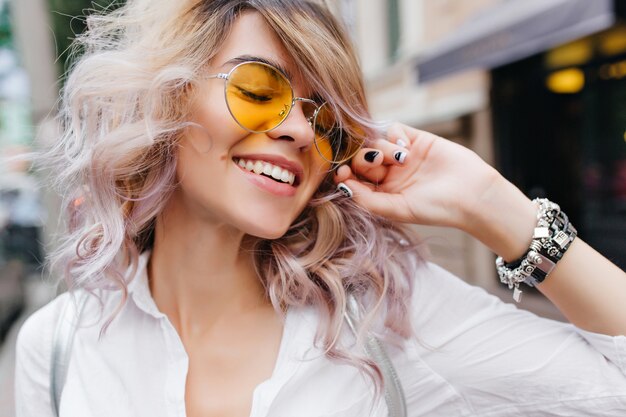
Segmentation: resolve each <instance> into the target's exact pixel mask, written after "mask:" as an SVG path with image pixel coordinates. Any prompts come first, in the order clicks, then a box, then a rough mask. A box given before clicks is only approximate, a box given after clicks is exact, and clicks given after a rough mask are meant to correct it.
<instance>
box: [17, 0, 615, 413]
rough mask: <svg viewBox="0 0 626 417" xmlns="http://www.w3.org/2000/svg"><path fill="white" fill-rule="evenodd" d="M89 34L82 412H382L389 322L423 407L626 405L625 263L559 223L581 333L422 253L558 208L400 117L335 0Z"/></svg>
mask: <svg viewBox="0 0 626 417" xmlns="http://www.w3.org/2000/svg"><path fill="white" fill-rule="evenodd" d="M89 24H90V25H89V26H90V30H89V32H88V33H87V34H86V35H85V36H84V37H83V38H82V42H81V44H82V45H84V46H85V49H86V50H85V55H84V56H83V57H82V58H81V60H80V61H79V63H78V64H77V65H76V66H75V68H74V69H73V71H72V73H71V75H70V77H69V79H68V82H67V86H66V90H65V94H64V107H63V110H64V111H63V113H62V117H63V122H64V123H63V126H64V129H65V131H64V135H63V137H62V139H61V140H60V141H59V142H58V144H57V146H56V148H55V149H53V150H52V151H51V152H50V154H49V162H51V163H52V164H53V166H55V167H57V169H58V171H57V172H58V173H59V175H58V179H57V183H58V184H60V185H61V186H62V187H61V189H62V190H63V191H64V192H65V195H66V196H67V198H68V202H69V203H68V215H69V233H68V235H67V238H66V240H65V242H64V244H63V246H62V247H61V249H60V250H59V252H58V253H56V254H54V256H53V259H54V260H56V262H57V263H60V264H61V265H62V266H63V267H64V268H65V269H64V270H65V277H66V281H67V283H68V284H69V286H70V288H71V289H72V290H73V291H75V292H77V293H78V292H84V291H89V292H90V293H92V296H90V297H89V299H88V301H87V305H86V307H85V310H84V311H83V313H82V316H81V317H82V324H81V326H80V328H79V329H78V331H77V333H76V335H75V339H74V346H73V348H72V358H71V362H70V365H69V369H68V377H67V382H66V384H65V387H64V391H63V397H62V399H61V404H60V415H61V416H63V417H66V416H81V417H86V416H112V415H115V416H141V415H150V416H174V415H177V416H178V415H180V416H183V415H187V416H249V415H252V416H289V417H292V416H334V417H340V416H342V417H347V416H366V415H372V416H384V415H386V404H385V401H382V400H380V396H377V395H375V393H376V392H377V390H376V388H377V387H378V388H380V386H381V382H382V381H381V376H380V368H379V367H378V366H377V365H376V364H375V363H373V362H372V361H371V360H369V359H368V357H367V355H366V354H365V353H364V349H363V342H362V341H363V340H364V338H365V335H367V334H374V335H376V336H378V337H379V338H380V339H382V340H383V341H384V342H385V346H386V348H387V351H388V353H389V355H390V357H391V359H392V361H393V363H394V366H395V368H396V370H397V371H398V377H399V379H400V381H401V384H402V387H403V390H404V393H405V396H406V401H407V406H408V412H409V415H410V416H418V415H428V416H457V415H481V416H483V415H490V416H512V415H592V414H596V415H615V416H617V415H624V410H626V337H624V334H626V277H625V276H624V273H623V272H622V271H620V270H619V268H617V267H616V266H614V265H612V264H611V263H610V262H609V261H607V260H606V259H604V258H603V257H602V256H601V255H599V254H598V253H597V252H595V251H594V250H593V249H591V248H590V247H589V246H587V245H586V244H585V243H584V242H583V241H582V240H581V239H580V238H575V231H573V229H572V228H569V226H567V224H566V222H565V223H563V224H561V223H559V227H560V228H561V229H562V230H561V229H559V231H561V232H563V233H564V234H565V236H566V239H565V240H563V245H564V246H563V247H562V248H561V249H562V251H561V252H565V251H567V252H566V253H565V255H564V256H563V257H562V259H561V260H559V261H558V265H557V266H556V267H555V268H554V269H553V270H552V271H551V272H550V274H549V277H548V278H547V279H545V282H543V283H541V284H539V286H538V288H539V289H540V290H541V291H542V292H543V293H544V294H546V296H547V297H548V298H549V299H550V300H552V302H554V303H555V304H556V305H557V307H559V308H560V309H561V311H562V312H563V313H564V314H565V315H566V316H567V317H568V318H569V319H570V320H571V322H572V323H573V324H574V326H572V325H570V324H562V323H557V322H553V321H549V320H544V319H540V318H537V317H536V316H534V315H532V314H530V313H527V312H524V311H520V310H517V309H516V308H514V307H512V306H510V305H507V304H503V303H501V302H499V301H497V300H496V299H495V298H493V297H491V296H488V295H487V294H486V293H485V292H483V291H482V290H480V289H476V288H472V287H469V286H468V285H466V284H464V283H463V282H462V281H460V280H459V279H457V278H456V277H453V276H451V275H450V274H449V273H447V272H446V271H444V270H442V269H440V268H438V267H436V266H435V265H432V264H429V263H427V262H425V261H424V260H423V257H422V256H420V255H419V253H418V252H417V249H418V248H419V246H418V243H417V240H416V238H415V237H414V236H412V234H411V233H410V232H409V231H408V229H405V228H404V226H402V224H403V223H407V224H411V223H414V224H431V225H440V226H450V227H456V228H459V229H462V230H464V231H466V232H469V233H470V234H472V235H473V236H475V237H477V238H478V239H480V240H481V241H482V242H484V243H485V244H486V245H488V246H489V247H490V248H491V249H492V250H493V251H494V252H496V253H497V254H499V255H500V256H502V257H503V259H504V260H506V261H514V260H516V259H518V258H524V257H525V258H524V259H526V258H529V256H530V255H528V253H527V250H528V248H529V242H531V241H532V242H538V241H539V240H538V239H540V238H541V236H538V235H537V236H534V235H533V233H534V232H533V230H534V228H535V227H536V226H538V225H537V222H538V221H537V218H538V209H539V210H542V211H541V212H540V213H539V217H541V219H540V220H545V218H548V217H549V216H552V217H550V219H551V220H550V226H553V225H556V224H557V223H558V222H557V221H556V220H554V219H556V218H557V217H555V216H557V214H555V213H557V211H556V210H554V209H553V208H552V206H549V205H542V206H541V207H538V206H537V204H536V203H534V202H531V201H530V200H529V199H528V198H526V197H525V196H524V195H523V194H522V193H521V192H520V191H519V190H518V189H517V188H515V187H514V186H513V185H512V184H510V183H509V182H508V181H506V180H505V179H504V178H503V177H502V176H500V175H499V174H498V173H497V172H496V171H495V170H493V169H492V168H491V167H489V166H488V165H487V164H485V163H484V162H483V161H482V160H480V158H478V157H477V156H476V155H475V154H474V153H472V152H471V151H469V150H467V149H465V148H463V147H460V146H458V145H455V144H453V143H451V142H448V141H446V140H445V139H442V138H438V137H435V136H433V135H430V134H428V133H426V132H421V131H417V130H415V129H412V128H409V127H406V126H403V125H393V126H392V127H390V128H389V129H388V130H387V131H380V130H379V129H378V126H377V125H376V124H375V123H373V122H371V121H370V119H369V116H368V112H367V104H366V100H365V94H364V90H363V84H362V78H361V74H360V72H359V68H358V64H357V59H356V57H355V54H354V52H353V49H352V47H351V46H350V43H349V41H348V38H347V36H346V35H345V33H344V31H343V29H342V28H341V26H340V25H339V24H338V23H337V22H336V21H335V19H334V18H333V17H332V15H331V14H330V13H329V12H328V11H327V10H326V9H325V8H324V7H323V6H321V5H319V4H317V3H314V2H308V1H286V0H249V1H241V0H213V1H209V0H206V1H197V0H194V1H190V2H167V1H162V2H158V4H157V3H155V2H154V1H153V0H151V1H147V0H134V1H133V0H129V1H128V2H127V4H126V5H125V6H124V7H122V8H121V9H118V10H117V11H115V12H113V13H112V14H110V15H108V16H101V17H93V18H90V22H89ZM546 216H548V217H546ZM558 218H559V219H562V217H558ZM541 227H542V225H541V224H540V225H539V229H541V230H547V229H546V228H545V227H544V228H543V229H542V228H541ZM554 227H557V226H554ZM544 238H545V237H544ZM553 238H554V239H556V233H555V234H554V235H553ZM545 239H548V238H545ZM572 239H573V241H572ZM536 249H537V250H538V251H539V250H540V248H536ZM560 255H563V253H560ZM546 256H548V255H546ZM554 261H555V262H556V260H554ZM545 262H546V263H547V262H548V260H547V258H546V261H545ZM509 267H510V268H509V269H515V268H518V266H517V265H509ZM503 268H505V266H503V267H501V268H500V269H501V270H502V271H505V269H503ZM503 274H504V275H503V276H504V277H505V278H506V277H509V278H507V279H509V282H510V286H511V288H515V289H516V290H518V287H519V283H520V282H521V281H515V280H513V278H511V277H514V276H519V274H518V275H511V274H509V275H506V272H503ZM535 275H536V274H534V275H532V276H535ZM352 297H354V299H355V300H356V301H357V305H358V306H359V309H360V311H361V313H360V316H359V317H358V320H357V321H356V327H357V329H356V330H357V335H358V337H356V338H355V336H354V335H353V334H352V333H351V332H350V330H349V329H348V326H346V325H345V321H344V312H345V311H346V308H347V304H348V300H351V299H352ZM68 301H70V299H69V294H64V295H62V296H60V297H58V298H57V299H56V300H54V301H53V302H51V303H50V304H48V305H47V306H46V307H44V308H42V309H41V310H40V311H38V312H37V313H35V314H34V315H33V316H31V317H30V318H29V320H28V321H27V322H26V323H25V324H24V326H23V328H22V330H21V332H20V335H19V338H18V342H17V345H18V346H17V349H18V358H17V370H16V396H17V410H18V416H38V417H41V416H48V415H52V411H51V410H52V407H51V401H50V395H49V390H50V383H49V378H50V355H51V353H50V349H51V344H52V332H53V329H54V327H55V323H56V320H57V319H58V317H59V314H60V311H61V309H62V307H63V305H64V304H65V303H66V302H68Z"/></svg>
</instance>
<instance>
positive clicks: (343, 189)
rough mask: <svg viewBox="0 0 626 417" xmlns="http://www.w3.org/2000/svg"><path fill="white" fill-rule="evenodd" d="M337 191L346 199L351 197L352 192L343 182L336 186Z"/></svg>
mask: <svg viewBox="0 0 626 417" xmlns="http://www.w3.org/2000/svg"><path fill="white" fill-rule="evenodd" d="M337 190H339V191H341V192H342V193H343V195H345V196H346V197H348V198H350V197H352V190H351V189H350V187H348V186H347V185H346V184H344V183H343V182H340V183H339V184H337Z"/></svg>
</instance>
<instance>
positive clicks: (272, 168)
mask: <svg viewBox="0 0 626 417" xmlns="http://www.w3.org/2000/svg"><path fill="white" fill-rule="evenodd" d="M237 165H239V166H240V167H241V168H243V169H245V170H247V171H251V172H254V173H255V174H265V175H268V176H271V177H272V178H274V179H277V180H279V181H282V182H285V183H288V184H290V185H293V183H294V182H295V180H296V174H294V173H293V172H291V171H289V170H287V169H283V168H281V167H279V166H276V165H273V164H271V163H269V162H263V161H258V160H257V161H250V160H247V161H246V160H245V159H239V160H237Z"/></svg>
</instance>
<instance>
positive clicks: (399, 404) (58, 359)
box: [50, 291, 407, 417]
mask: <svg viewBox="0 0 626 417" xmlns="http://www.w3.org/2000/svg"><path fill="white" fill-rule="evenodd" d="M87 296H88V294H87V293H86V292H83V291H80V292H78V294H77V296H76V302H75V303H74V302H72V297H71V296H70V297H69V299H68V300H67V303H66V304H65V306H64V307H63V310H62V312H61V315H60V317H59V319H58V321H57V325H56V329H55V331H54V336H53V339H52V355H51V367H50V398H51V403H52V411H53V413H54V416H56V417H58V416H59V405H60V404H61V394H62V393H63V387H64V385H65V380H66V378H67V371H68V368H69V363H70V358H71V352H72V344H73V342H74V336H75V334H76V328H77V327H78V324H79V323H80V318H81V314H82V311H83V309H84V307H85V301H86V300H87ZM357 305H358V304H357V301H356V299H355V298H354V297H353V296H351V297H350V298H349V301H348V307H349V308H348V310H349V311H346V314H345V315H344V317H345V319H346V322H347V323H348V327H350V329H351V330H352V332H353V333H354V335H355V336H356V327H355V326H354V321H353V320H352V317H351V316H352V315H356V314H357V313H356V312H357V311H358V309H357ZM365 349H366V351H367V354H368V355H369V356H370V358H372V360H373V361H374V362H376V364H377V365H378V367H379V368H380V370H381V372H382V374H383V380H384V386H385V401H386V403H387V409H388V411H389V417H406V415H407V410H406V399H405V397H404V390H403V389H402V384H401V382H400V378H398V374H397V373H396V370H395V368H394V366H393V363H392V362H391V359H389V356H388V355H387V352H386V351H385V348H384V346H383V344H382V343H381V342H380V340H378V339H377V338H375V337H374V336H370V337H368V340H367V344H366V346H365Z"/></svg>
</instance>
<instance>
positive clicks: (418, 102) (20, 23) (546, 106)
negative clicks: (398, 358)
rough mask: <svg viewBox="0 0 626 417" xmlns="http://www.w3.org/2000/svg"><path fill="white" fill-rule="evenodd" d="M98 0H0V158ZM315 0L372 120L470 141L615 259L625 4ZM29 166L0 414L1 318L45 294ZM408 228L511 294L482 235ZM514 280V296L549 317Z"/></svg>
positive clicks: (2, 171) (31, 137)
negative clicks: (356, 75)
mask: <svg viewBox="0 0 626 417" xmlns="http://www.w3.org/2000/svg"><path fill="white" fill-rule="evenodd" d="M95 3H97V4H95ZM112 3H113V2H112V1H111V0H98V1H97V2H94V4H92V1H91V0H0V155H3V156H7V155H15V154H19V153H22V152H26V151H28V150H31V149H36V148H37V147H38V146H41V145H42V141H43V142H45V141H46V140H54V138H55V132H56V127H55V123H54V121H53V117H54V112H55V104H56V101H57V98H58V93H59V88H60V87H61V86H62V82H63V73H64V72H65V69H66V68H67V66H68V64H69V62H68V60H69V55H68V53H67V48H68V46H69V44H70V43H71V40H72V39H73V38H74V37H75V36H76V34H78V33H80V32H81V31H83V30H84V21H83V17H82V16H84V15H85V14H86V13H89V9H92V8H94V7H96V8H97V9H102V8H107V7H116V5H119V4H121V3H123V1H119V0H118V1H115V2H114V3H115V4H112ZM329 3H330V4H331V6H332V7H333V8H334V9H335V11H336V13H337V14H338V15H340V16H341V17H342V18H343V19H344V20H345V21H346V23H347V24H348V27H349V29H350V32H351V35H352V37H353V39H354V42H355V44H356V45H357V47H358V49H359V53H360V56H361V61H362V66H363V71H364V73H365V78H366V83H367V89H368V94H369V98H370V104H371V108H372V112H373V115H374V117H375V118H376V119H380V120H389V121H393V120H397V121H400V122H402V123H406V124H409V125H411V126H414V127H418V128H421V129H426V130H429V131H432V132H434V133H436V134H438V135H441V136H443V137H446V138H448V139H451V140H454V141H456V142H458V143H460V144H462V145H464V146H467V147H468V148H471V149H472V150H474V151H475V152H477V153H478V154H479V155H480V156H481V157H482V158H483V159H485V160H486V161H487V162H489V163H490V164H492V165H493V166H495V167H496V168H497V169H498V170H500V171H501V172H502V173H503V174H504V175H505V176H506V177H507V178H508V179H509V180H511V181H512V182H513V183H515V184H516V185H517V186H518V187H520V189H521V190H522V191H524V192H525V193H526V194H527V195H529V196H530V197H533V198H534V197H538V196H546V197H549V198H550V199H552V200H554V201H556V202H558V203H559V204H560V205H561V207H562V208H563V209H564V210H565V211H566V212H567V213H568V214H569V215H570V218H571V219H572V221H573V222H574V224H575V225H576V227H577V228H578V231H579V234H580V236H581V237H582V238H583V239H585V240H586V241H587V242H589V243H590V244H591V245H592V246H594V247H595V248H596V249H597V250H599V251H600V252H601V253H603V254H604V255H605V256H607V257H608V258H609V259H611V260H612V261H613V262H615V263H616V264H617V265H619V266H620V267H621V268H622V269H626V1H624V0H473V1H471V2H470V1H464V0H329ZM36 137H38V138H40V139H37V140H36V139H35V138H36ZM44 144H45V143H44ZM43 176H45V173H39V174H37V175H34V174H33V173H32V172H31V168H30V166H29V165H28V164H25V163H24V164H17V163H16V164H12V165H9V166H0V417H5V416H7V417H9V416H13V379H12V378H13V361H14V343H15V335H16V333H17V330H18V329H19V326H20V324H21V323H22V322H23V320H24V318H25V317H27V316H28V315H29V314H30V313H32V311H34V310H35V309H37V308H39V307H40V306H41V305H43V304H45V303H46V302H47V301H49V300H50V299H51V298H52V297H54V296H55V295H56V293H57V290H56V288H55V286H54V285H53V281H54V278H53V277H50V276H49V274H47V273H46V271H45V270H44V268H43V267H42V260H43V258H44V256H45V252H46V250H49V249H50V248H52V247H54V242H55V239H54V236H56V235H57V234H58V232H59V231H60V230H62V227H63V226H62V220H60V216H59V199H58V198H57V196H55V195H54V194H53V193H52V192H51V191H49V190H47V189H46V188H45V187H42V186H41V185H40V184H42V180H45V178H42V177H43ZM418 229H419V231H420V233H421V234H422V235H423V236H424V237H425V238H427V239H428V241H429V242H430V244H429V246H430V248H431V252H432V254H433V257H434V260H435V261H436V262H438V263H439V264H441V265H443V266H444V267H446V268H448V269H449V270H451V271H452V272H454V273H455V274H457V275H459V276H461V277H463V278H464V279H466V280H467V281H469V282H471V283H473V284H476V285H480V286H482V287H484V288H486V289H487V290H488V291H489V292H491V293H494V294H496V295H498V296H500V297H502V298H503V299H504V300H505V301H507V302H510V301H511V298H510V297H511V295H510V292H509V290H508V288H506V287H503V286H502V285H501V284H500V283H499V281H498V279H497V276H496V273H495V270H494V263H493V262H494V259H495V255H493V254H492V253H491V252H490V251H489V250H488V249H487V248H485V247H484V246H483V245H482V244H480V243H479V242H477V241H476V240H474V239H473V238H471V237H470V236H468V235H466V234H464V233H462V232H460V231H456V230H449V229H442V228H434V227H419V228H418ZM525 293H527V294H528V295H526V296H525V298H524V301H523V303H522V304H521V305H520V307H521V308H527V309H529V310H531V311H534V312H535V313H537V314H540V315H543V316H546V317H550V318H555V319H562V317H561V316H560V315H559V313H558V312H557V311H556V310H555V309H554V308H553V307H552V306H551V305H550V304H549V303H548V302H547V301H546V300H545V299H544V298H543V297H542V296H541V295H540V294H539V293H537V292H533V291H530V290H529V291H525Z"/></svg>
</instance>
